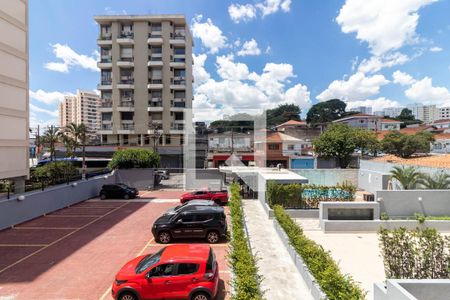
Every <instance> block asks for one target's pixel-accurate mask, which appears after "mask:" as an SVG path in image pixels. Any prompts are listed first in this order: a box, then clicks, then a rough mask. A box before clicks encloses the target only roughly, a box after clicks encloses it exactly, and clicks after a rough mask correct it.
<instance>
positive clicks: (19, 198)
mask: <svg viewBox="0 0 450 300" xmlns="http://www.w3.org/2000/svg"><path fill="white" fill-rule="evenodd" d="M17 200H19V201H23V200H25V196H24V195H20V196H19V197H17Z"/></svg>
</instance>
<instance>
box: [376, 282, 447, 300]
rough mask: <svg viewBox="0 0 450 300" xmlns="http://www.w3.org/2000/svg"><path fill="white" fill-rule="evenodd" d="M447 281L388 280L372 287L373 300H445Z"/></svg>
mask: <svg viewBox="0 0 450 300" xmlns="http://www.w3.org/2000/svg"><path fill="white" fill-rule="evenodd" d="M449 295H450V280H448V279H420V280H419V279H388V280H387V282H386V285H385V284H383V283H376V284H375V285H374V300H447V299H448V298H449Z"/></svg>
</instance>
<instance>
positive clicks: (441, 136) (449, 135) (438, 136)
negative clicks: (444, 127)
mask: <svg viewBox="0 0 450 300" xmlns="http://www.w3.org/2000/svg"><path fill="white" fill-rule="evenodd" d="M434 139H435V140H448V139H450V133H438V134H435V135H434Z"/></svg>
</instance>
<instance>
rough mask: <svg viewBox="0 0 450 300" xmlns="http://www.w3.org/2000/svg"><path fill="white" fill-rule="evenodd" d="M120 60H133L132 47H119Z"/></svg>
mask: <svg viewBox="0 0 450 300" xmlns="http://www.w3.org/2000/svg"><path fill="white" fill-rule="evenodd" d="M120 57H121V58H133V48H132V47H121V48H120Z"/></svg>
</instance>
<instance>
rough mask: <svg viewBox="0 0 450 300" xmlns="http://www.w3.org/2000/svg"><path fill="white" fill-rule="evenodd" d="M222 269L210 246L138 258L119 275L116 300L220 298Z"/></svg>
mask: <svg viewBox="0 0 450 300" xmlns="http://www.w3.org/2000/svg"><path fill="white" fill-rule="evenodd" d="M218 285H219V266H218V264H217V262H216V258H215V255H214V252H213V250H212V249H211V247H209V246H208V245H192V244H185V245H182V244H179V245H171V246H167V247H165V248H162V249H161V250H159V251H158V252H156V253H154V254H149V255H143V256H139V257H136V258H135V259H133V260H131V261H129V262H128V263H126V264H125V265H124V266H123V267H122V269H120V271H119V272H118V273H117V275H116V278H115V280H114V283H113V285H112V296H113V298H115V299H116V300H141V299H189V300H210V299H213V298H214V297H215V296H216V294H217V289H218Z"/></svg>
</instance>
